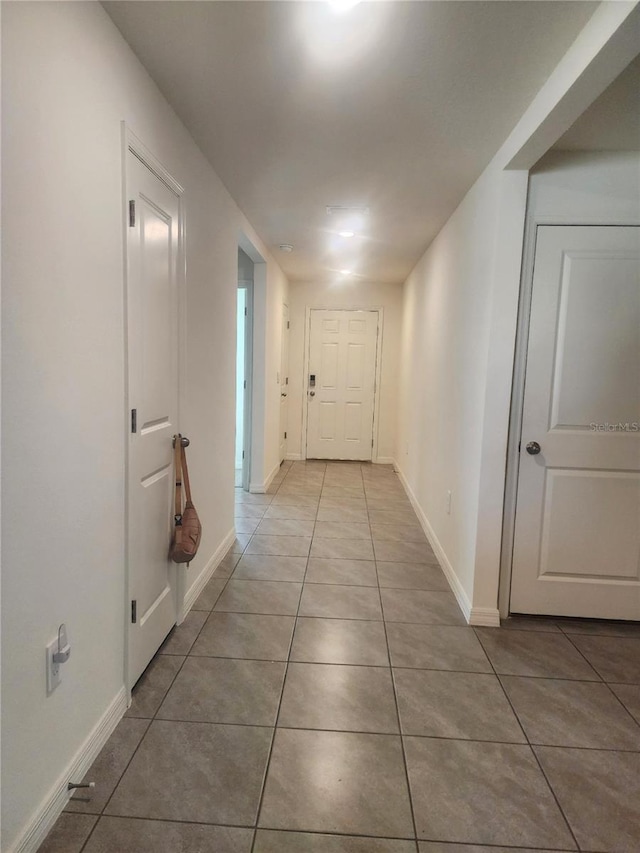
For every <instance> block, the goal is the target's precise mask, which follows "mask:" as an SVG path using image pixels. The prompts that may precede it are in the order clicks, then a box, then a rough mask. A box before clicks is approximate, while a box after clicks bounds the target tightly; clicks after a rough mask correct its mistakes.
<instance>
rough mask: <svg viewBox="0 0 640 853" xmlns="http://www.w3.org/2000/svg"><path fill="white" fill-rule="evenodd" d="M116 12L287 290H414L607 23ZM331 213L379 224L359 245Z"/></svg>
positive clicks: (525, 10)
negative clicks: (459, 214) (532, 117)
mask: <svg viewBox="0 0 640 853" xmlns="http://www.w3.org/2000/svg"><path fill="white" fill-rule="evenodd" d="M103 5H104V6H105V8H106V10H107V12H108V13H109V15H111V17H112V19H113V20H114V21H115V23H116V24H117V26H118V27H119V28H120V30H121V32H122V33H123V35H124V37H125V38H126V39H127V41H128V42H129V44H130V45H131V47H132V48H133V50H134V51H135V53H136V54H137V55H138V56H139V58H140V59H141V61H142V62H143V63H144V65H145V66H146V68H147V69H148V71H149V73H150V74H151V76H152V77H153V78H154V80H155V81H156V83H157V84H158V86H159V87H160V89H161V90H162V91H163V93H164V95H165V96H166V97H167V99H168V100H169V102H170V103H171V104H172V106H173V108H174V109H175V111H176V112H177V113H178V115H179V116H180V117H181V119H182V120H183V122H184V123H185V124H186V126H187V127H188V129H189V130H190V132H191V134H192V135H193V137H194V138H195V140H196V141H197V142H198V144H199V145H200V147H201V148H202V150H203V151H204V153H205V154H206V156H207V157H208V158H209V160H210V162H211V163H212V165H213V167H214V168H215V170H216V172H217V173H218V175H219V176H220V177H221V179H222V180H223V181H224V183H225V185H226V186H227V188H228V189H229V191H230V193H231V194H232V196H233V197H234V198H235V200H236V201H237V203H238V204H239V206H240V207H241V209H242V210H243V211H244V213H245V214H246V216H247V217H248V219H249V220H250V221H251V223H252V224H253V226H254V227H255V228H256V230H257V231H258V233H259V234H260V236H261V237H262V238H263V239H264V241H265V242H266V243H267V244H268V245H269V246H270V248H271V249H273V250H274V252H275V254H276V257H277V258H278V260H279V262H280V263H281V266H282V268H283V269H284V271H285V273H286V274H287V275H288V276H289V278H290V280H292V281H296V280H304V281H326V280H327V279H329V278H332V277H333V276H336V277H338V275H339V274H338V273H337V272H336V271H337V270H340V269H343V268H351V269H353V271H354V273H355V274H358V275H360V276H362V277H363V278H364V279H366V280H368V281H381V282H401V281H403V280H404V279H405V278H406V276H407V274H408V273H409V272H410V270H411V268H412V267H413V265H414V264H415V262H416V261H417V260H418V258H419V257H420V255H421V254H422V253H423V252H424V250H425V248H426V247H427V246H428V244H429V243H430V241H431V240H432V239H433V237H434V236H435V235H436V234H437V232H438V231H439V229H440V228H441V226H442V225H443V223H444V222H445V221H446V219H447V218H448V217H449V215H450V214H451V213H452V211H453V210H454V209H455V207H456V205H457V203H458V202H459V201H460V199H461V198H462V196H463V195H464V194H465V192H466V191H467V189H468V188H469V186H470V185H471V184H472V183H473V181H474V180H475V178H476V177H477V176H478V175H479V174H480V172H481V171H482V170H483V168H484V167H485V165H486V164H487V163H488V162H489V160H490V159H491V157H492V156H493V154H494V153H495V152H496V150H497V149H498V148H499V146H500V144H501V142H502V141H503V140H504V139H505V137H506V136H507V135H508V133H509V132H510V130H511V129H512V128H513V126H514V125H515V124H516V122H517V120H518V119H519V118H520V116H521V115H522V113H523V112H524V110H525V109H526V107H527V106H528V104H529V102H530V101H531V100H532V98H533V97H534V95H535V94H536V92H537V91H538V89H539V88H540V86H541V85H542V84H543V82H544V81H545V79H546V78H547V76H548V75H549V73H550V72H551V71H552V69H553V68H554V67H555V65H556V64H557V62H558V61H559V60H560V58H561V57H562V55H563V54H564V53H565V51H566V50H567V48H568V47H569V45H570V44H571V42H572V41H573V39H574V38H575V36H576V35H577V33H578V32H579V30H580V29H581V28H582V27H583V26H584V24H585V23H586V21H587V20H588V18H589V17H590V15H591V14H592V12H593V11H594V9H595V7H596V6H597V4H596V3H592V2H573V1H572V2H555V0H553V2H549V0H546V2H505V0H502V1H500V0H499V1H498V2H483V0H474V1H473V2H457V1H456V2H452V0H450V2H428V1H427V0H423V1H422V2H375V3H372V2H367V3H362V4H360V5H358V6H356V7H355V8H353V9H351V10H350V11H349V12H348V13H344V14H341V15H339V14H336V13H335V12H334V11H332V9H331V7H330V6H329V4H328V3H325V2H300V0H291V2H280V0H272V2H251V0H245V1H244V2H238V1H237V0H236V2H228V1H227V2H221V1H220V0H218V2H207V0H204V2H203V1H202V0H201V2H189V0H182V2H155V0H143V2H130V0H118V2H105V3H104V4H103ZM332 204H338V205H365V206H367V207H369V208H370V213H369V215H368V217H367V220H366V222H365V223H364V224H363V225H362V226H361V229H359V231H360V233H359V235H358V236H356V237H355V238H351V239H346V238H339V237H337V236H336V234H335V231H337V230H338V228H339V225H338V223H337V221H336V220H335V217H328V216H327V214H326V212H325V207H326V205H332ZM280 243H292V244H294V246H295V250H294V251H293V252H292V253H291V254H288V255H287V254H284V253H282V252H279V250H278V245H279V244H280Z"/></svg>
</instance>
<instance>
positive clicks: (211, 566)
mask: <svg viewBox="0 0 640 853" xmlns="http://www.w3.org/2000/svg"><path fill="white" fill-rule="evenodd" d="M235 538H236V531H235V528H233V527H232V528H231V530H230V531H229V532H228V533H227V535H226V536H225V537H224V539H223V540H222V542H221V543H220V545H218V547H217V548H216V550H215V551H214V552H213V554H212V556H211V557H210V558H209V560H207V563H206V565H205V567H204V569H203V570H202V571H201V572H200V574H199V575H198V579H197V580H196V582H195V583H194V584H193V585H192V586H191V588H190V589H189V591H188V592H187V594H186V595H185V597H184V601H183V602H182V612H181V614H180V621H179V622H178V624H180V622H182V621H183V620H184V618H185V617H186V615H187V613H188V612H189V611H190V610H191V608H192V607H193V605H194V604H195V603H196V599H197V598H198V596H199V595H200V593H201V592H202V590H203V589H204V588H205V586H206V585H207V584H208V583H209V581H210V580H211V576H212V575H213V573H214V572H215V570H216V569H217V568H218V566H219V565H220V563H221V562H222V559H223V557H224V556H225V555H226V554H227V552H228V550H229V548H231V546H232V545H233V543H234V540H235Z"/></svg>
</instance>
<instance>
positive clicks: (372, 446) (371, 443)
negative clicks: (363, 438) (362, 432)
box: [371, 439, 373, 447]
mask: <svg viewBox="0 0 640 853" xmlns="http://www.w3.org/2000/svg"><path fill="white" fill-rule="evenodd" d="M371 447H373V439H371Z"/></svg>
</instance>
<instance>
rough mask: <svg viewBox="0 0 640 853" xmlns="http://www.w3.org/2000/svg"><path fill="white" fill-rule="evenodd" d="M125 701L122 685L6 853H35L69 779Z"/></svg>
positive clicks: (80, 770)
mask: <svg viewBox="0 0 640 853" xmlns="http://www.w3.org/2000/svg"><path fill="white" fill-rule="evenodd" d="M127 705H128V700H127V691H126V689H125V687H124V685H123V686H122V687H121V688H120V690H119V691H118V693H117V694H116V696H115V698H114V699H113V701H112V702H111V703H110V704H109V707H108V708H107V710H106V711H105V712H104V714H103V715H102V717H101V718H100V720H99V721H98V723H97V725H96V726H95V727H94V728H93V730H92V731H91V733H90V734H89V736H88V737H87V739H86V740H85V742H84V743H83V744H82V746H81V747H80V749H79V750H78V752H77V753H76V754H75V756H74V757H73V758H72V759H71V761H70V762H69V763H68V764H67V766H66V767H65V768H64V770H63V772H62V773H61V775H60V776H59V777H58V779H57V780H56V782H55V783H54V784H53V786H52V787H51V788H50V790H49V793H48V794H47V795H46V796H45V797H44V799H43V801H42V803H41V804H40V806H39V807H38V809H36V811H35V813H34V814H33V816H32V818H31V820H30V821H29V822H28V824H27V826H26V827H25V829H24V830H23V832H22V833H21V835H20V836H18V839H17V841H16V842H15V844H14V845H13V847H11V849H10V850H7V853H35V851H36V850H37V849H38V848H39V846H40V845H41V844H42V842H43V841H44V839H45V838H46V836H47V834H48V833H49V831H50V830H51V828H52V827H53V825H54V823H55V822H56V821H57V819H58V818H59V817H60V815H61V814H62V811H63V810H64V808H65V806H66V805H67V803H68V802H69V799H70V792H69V790H68V789H67V785H68V783H69V781H71V780H73V781H79V780H80V779H82V778H83V777H84V776H85V774H86V773H87V771H88V770H89V768H90V767H91V765H92V764H93V762H94V761H95V760H96V758H97V757H98V754H99V753H100V750H101V749H102V748H103V746H104V745H105V744H106V742H107V741H108V740H109V738H110V737H111V735H112V733H113V731H114V729H115V727H116V726H117V725H118V723H119V722H120V720H121V719H122V716H123V715H124V712H125V711H126V710H127Z"/></svg>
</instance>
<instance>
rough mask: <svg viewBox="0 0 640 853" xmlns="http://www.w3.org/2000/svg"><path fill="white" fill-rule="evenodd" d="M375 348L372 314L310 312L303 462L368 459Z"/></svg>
mask: <svg viewBox="0 0 640 853" xmlns="http://www.w3.org/2000/svg"><path fill="white" fill-rule="evenodd" d="M377 349H378V312H377V311H323V310H316V309H314V310H312V311H311V320H310V328H309V373H308V375H307V377H306V382H307V457H308V458H310V459H353V460H368V459H371V455H372V447H373V413H374V397H375V381H376V358H377Z"/></svg>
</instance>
